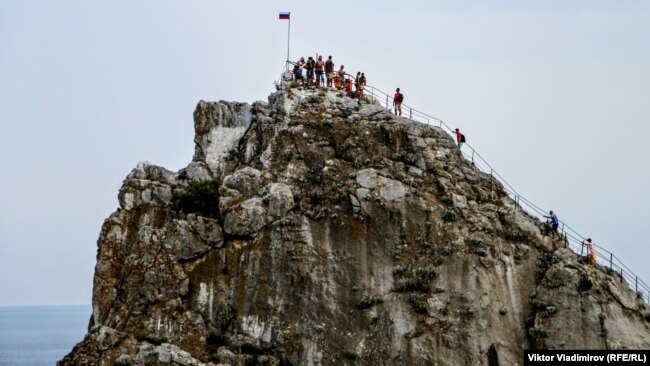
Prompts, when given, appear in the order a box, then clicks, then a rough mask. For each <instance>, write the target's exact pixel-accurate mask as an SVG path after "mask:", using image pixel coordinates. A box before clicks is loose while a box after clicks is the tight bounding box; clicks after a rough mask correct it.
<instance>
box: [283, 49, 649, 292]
mask: <svg viewBox="0 0 650 366" xmlns="http://www.w3.org/2000/svg"><path fill="white" fill-rule="evenodd" d="M287 62H289V63H292V64H295V63H293V62H291V61H287ZM283 75H284V73H283ZM347 75H349V74H347ZM350 77H352V78H353V79H354V77H353V76H352V75H350ZM282 82H283V78H282V77H281V78H280V83H282ZM364 98H367V99H369V100H370V101H372V102H375V103H378V104H379V105H381V106H382V107H384V108H385V109H386V110H390V109H391V107H392V106H393V102H394V101H393V96H391V95H389V94H387V93H386V92H384V91H382V90H380V89H377V88H375V87H374V86H372V85H366V86H365V87H364ZM401 109H402V117H405V118H408V119H410V120H413V121H416V122H422V123H426V124H428V125H435V124H437V125H438V127H439V128H441V129H443V127H444V128H446V129H447V131H448V132H449V133H451V134H452V136H453V135H454V134H455V130H454V129H452V128H451V127H449V125H447V124H446V123H445V122H444V121H443V120H442V119H440V118H437V117H434V116H432V115H429V114H427V113H424V112H422V111H419V110H417V109H414V108H412V107H410V106H409V105H406V104H404V103H401ZM443 130H444V129H443ZM465 147H466V148H465ZM467 150H469V151H467ZM461 153H462V155H463V157H465V159H467V160H469V161H471V162H472V164H473V165H474V166H476V167H477V168H478V169H479V170H482V171H483V172H484V173H486V174H488V171H489V175H490V177H493V178H495V179H496V180H498V181H499V182H500V183H501V184H502V186H503V190H504V191H505V192H506V193H507V194H508V196H510V197H511V198H512V199H513V200H514V201H515V207H516V206H519V207H522V209H523V208H524V206H526V207H527V208H528V210H531V211H532V212H533V213H535V214H536V215H538V216H540V217H539V218H543V217H544V216H545V215H546V213H547V212H548V210H543V209H541V208H540V207H539V206H537V205H535V204H534V203H532V202H531V201H529V200H528V199H526V198H525V197H523V196H522V195H521V194H519V193H518V192H517V190H515V189H514V188H513V187H512V185H510V183H509V182H508V181H507V180H506V179H505V178H504V177H503V176H502V175H501V174H499V173H498V172H497V171H496V170H495V169H494V168H493V167H492V166H491V165H490V164H489V163H488V162H487V160H485V159H484V158H483V156H481V155H480V154H479V153H478V152H477V151H476V149H474V147H473V146H472V145H470V144H468V143H467V142H465V143H464V151H461ZM528 210H524V212H528ZM559 223H560V228H561V236H562V238H563V239H562V240H563V241H564V243H565V246H566V247H568V248H570V249H571V250H572V251H573V252H574V253H575V254H576V255H577V254H578V252H580V253H581V254H582V249H583V245H582V242H583V241H584V240H585V239H586V237H585V236H583V235H581V234H579V233H578V232H577V231H575V230H574V229H573V228H571V227H570V226H569V225H567V224H566V223H565V222H564V221H561V220H559ZM594 247H595V248H597V249H598V250H597V252H596V253H597V259H596V263H597V264H600V265H601V266H602V267H604V268H605V269H609V271H610V272H616V273H618V274H619V276H620V279H621V282H623V281H625V282H627V284H628V286H629V287H630V288H632V282H634V291H635V292H636V293H637V295H638V296H639V295H640V297H641V298H642V299H645V301H646V302H647V303H649V304H650V286H649V285H648V284H647V283H646V282H645V281H643V280H642V279H641V278H640V277H639V276H637V275H636V274H635V273H634V272H633V271H632V270H631V269H630V268H629V267H628V266H626V265H625V264H624V263H623V262H622V261H621V260H620V259H619V258H618V257H617V256H616V255H614V254H613V253H612V252H610V251H608V250H607V249H605V248H603V247H602V246H600V245H596V244H594ZM603 254H604V255H603Z"/></svg>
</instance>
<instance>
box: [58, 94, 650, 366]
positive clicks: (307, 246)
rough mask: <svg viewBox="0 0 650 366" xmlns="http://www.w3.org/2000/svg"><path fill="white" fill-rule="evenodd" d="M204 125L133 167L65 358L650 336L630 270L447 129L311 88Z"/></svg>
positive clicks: (380, 350) (206, 117) (452, 351)
mask: <svg viewBox="0 0 650 366" xmlns="http://www.w3.org/2000/svg"><path fill="white" fill-rule="evenodd" d="M194 120H195V129H196V137H195V143H196V152H195V155H194V158H193V161H192V162H191V163H190V164H189V165H188V166H187V167H186V168H184V169H182V170H181V171H179V172H177V173H174V172H171V171H168V170H166V169H164V168H161V167H157V166H154V165H151V164H149V163H140V164H138V166H137V167H136V168H135V169H134V170H133V171H132V172H131V173H130V174H129V175H128V176H127V178H126V180H125V181H124V184H123V186H122V188H121V190H120V193H119V202H120V208H119V209H118V210H117V211H116V212H115V213H113V214H112V215H111V216H110V217H109V218H108V219H106V221H105V222H104V225H103V227H102V230H101V234H100V237H99V240H98V254H97V265H96V269H95V277H94V291H93V315H92V319H91V322H90V325H89V331H88V334H87V335H86V337H85V339H84V340H83V341H82V342H81V343H79V344H78V345H77V346H76V347H75V348H74V349H73V350H72V352H71V353H70V354H69V355H67V356H66V357H65V358H64V359H63V360H62V361H60V365H233V366H234V365H276V366H277V365H495V364H496V363H495V362H498V363H499V364H501V365H517V364H521V362H522V359H523V358H522V351H523V350H524V349H534V348H540V349H544V348H566V349H571V348H649V347H650V309H649V308H648V306H647V305H646V304H644V303H643V301H642V300H641V299H639V298H637V296H636V294H634V293H633V292H632V291H630V290H629V289H628V286H627V285H626V284H625V283H623V282H622V281H621V280H620V278H619V276H618V275H617V274H615V273H609V272H608V271H607V270H606V269H605V268H601V267H599V266H589V265H587V264H586V263H584V262H583V261H582V260H581V258H579V257H578V256H577V255H576V254H574V253H572V252H571V251H569V250H568V249H565V248H562V247H561V246H558V245H557V243H554V242H553V241H551V240H550V239H549V238H548V237H546V236H544V235H543V226H542V225H541V223H540V222H538V221H537V220H536V219H535V218H534V217H532V216H530V215H528V214H527V213H526V212H524V211H522V210H521V208H519V207H517V205H516V204H515V203H514V202H513V201H512V200H511V199H510V198H509V197H508V196H507V195H506V194H505V192H504V190H503V189H502V187H501V185H500V184H499V183H498V182H497V181H495V180H494V179H492V177H491V176H490V175H488V174H485V173H482V172H480V171H479V170H477V169H476V168H475V167H474V166H472V164H471V162H469V161H466V160H465V159H463V157H462V156H461V155H460V153H459V151H458V150H457V148H456V146H455V144H454V142H453V140H452V139H451V137H450V136H448V135H447V134H446V133H445V132H444V131H442V130H441V129H439V128H437V127H431V126H428V125H423V124H420V123H416V122H412V121H409V120H408V119H405V118H401V117H395V116H393V115H391V114H390V113H389V112H387V111H386V110H384V109H383V108H382V107H381V106H378V105H375V104H373V103H370V102H366V101H363V102H357V101H356V100H353V99H349V98H347V97H345V96H343V94H342V93H340V92H337V91H332V90H324V89H322V90H321V89H319V90H305V89H303V88H301V87H288V88H286V89H284V90H280V91H278V92H276V93H274V94H272V95H271V96H270V97H269V100H268V102H256V103H254V104H253V105H248V104H243V103H229V102H218V103H208V102H203V101H202V102H200V103H199V104H198V106H197V109H196V112H195V113H194ZM201 182H212V183H214V184H215V185H218V192H217V193H210V192H211V191H209V190H205V191H201V188H200V187H201V186H200V184H201ZM196 187H198V188H196ZM192 192H193V193H192ZM196 192H198V193H196ZM206 192H207V193H206ZM190 193H192V194H195V195H194V196H191V197H194V198H191V197H190ZM211 194H212V195H213V196H212V197H204V196H202V195H211ZM215 194H216V195H217V197H214V195H215ZM187 197H190V198H187ZM208 198H210V199H212V200H214V202H218V204H217V203H215V204H214V205H212V206H214V207H212V206H210V207H207V208H205V207H203V208H200V209H198V208H197V209H192V208H191V207H194V206H192V205H184V203H183V202H184V200H187V199H190V200H191V199H194V200H199V201H200V202H198V203H197V202H194V203H195V204H198V205H199V206H200V204H201V203H205V202H212V201H210V200H208ZM217 206H218V207H217Z"/></svg>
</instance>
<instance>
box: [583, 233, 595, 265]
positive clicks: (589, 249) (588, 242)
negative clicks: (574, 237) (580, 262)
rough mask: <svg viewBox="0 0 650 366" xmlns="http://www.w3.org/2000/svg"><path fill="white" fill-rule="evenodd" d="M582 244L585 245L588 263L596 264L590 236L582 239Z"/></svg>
mask: <svg viewBox="0 0 650 366" xmlns="http://www.w3.org/2000/svg"><path fill="white" fill-rule="evenodd" d="M582 245H584V246H586V247H587V261H588V262H589V264H596V249H595V248H594V243H592V242H591V238H587V240H583V241H582Z"/></svg>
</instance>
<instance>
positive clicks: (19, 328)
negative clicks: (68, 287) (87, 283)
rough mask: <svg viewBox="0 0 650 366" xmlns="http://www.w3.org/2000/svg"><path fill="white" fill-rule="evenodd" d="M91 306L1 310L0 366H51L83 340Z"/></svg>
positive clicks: (0, 308)
mask: <svg viewBox="0 0 650 366" xmlns="http://www.w3.org/2000/svg"><path fill="white" fill-rule="evenodd" d="M91 313H92V308H91V306H90V305H71V306H20V307H0V366H19V365H20V366H53V365H56V361H58V360H60V359H61V358H63V356H65V355H66V354H68V353H69V352H70V351H71V350H72V347H74V345H75V344H77V343H78V342H80V341H81V340H83V338H84V336H85V335H86V331H87V329H88V321H89V320H90V314H91Z"/></svg>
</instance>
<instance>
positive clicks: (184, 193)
mask: <svg viewBox="0 0 650 366" xmlns="http://www.w3.org/2000/svg"><path fill="white" fill-rule="evenodd" d="M174 203H175V205H176V208H177V209H179V210H180V211H182V212H184V213H185V214H190V213H196V214H198V215H201V216H205V217H213V218H216V217H217V215H218V214H219V181H218V180H217V179H207V180H190V181H189V182H188V183H187V186H186V187H185V188H183V189H182V190H180V191H177V192H176V193H175V194H174Z"/></svg>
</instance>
